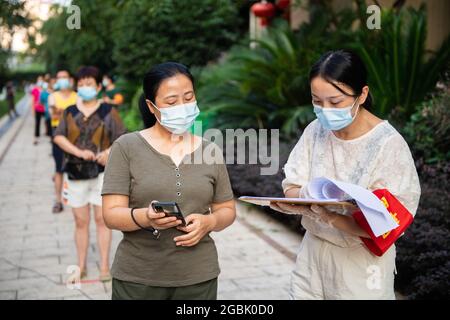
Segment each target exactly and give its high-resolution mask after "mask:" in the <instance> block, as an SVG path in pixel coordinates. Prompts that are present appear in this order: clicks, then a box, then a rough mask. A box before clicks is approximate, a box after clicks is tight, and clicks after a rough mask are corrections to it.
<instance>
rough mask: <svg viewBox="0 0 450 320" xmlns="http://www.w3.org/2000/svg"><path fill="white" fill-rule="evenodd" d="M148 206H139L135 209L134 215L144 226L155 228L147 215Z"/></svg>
mask: <svg viewBox="0 0 450 320" xmlns="http://www.w3.org/2000/svg"><path fill="white" fill-rule="evenodd" d="M147 212H148V208H138V209H135V210H134V211H133V215H134V217H135V219H136V221H137V222H138V223H139V224H140V225H141V226H142V227H144V228H148V227H150V228H153V226H152V224H151V220H150V219H149V218H148V215H147Z"/></svg>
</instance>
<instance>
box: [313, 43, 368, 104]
mask: <svg viewBox="0 0 450 320" xmlns="http://www.w3.org/2000/svg"><path fill="white" fill-rule="evenodd" d="M316 77H321V78H323V79H325V80H326V81H327V82H329V83H330V84H331V85H332V86H334V87H335V88H336V89H337V90H339V91H340V92H342V93H343V94H345V95H347V96H353V97H357V96H359V95H360V94H361V93H362V89H363V88H364V87H365V86H367V69H366V66H365V65H364V63H363V61H362V60H361V58H360V57H359V56H358V55H357V54H356V53H354V52H352V51H347V50H337V51H329V52H327V53H325V54H323V55H322V56H321V57H320V58H319V60H317V62H316V63H315V64H314V65H313V66H312V68H311V71H310V72H309V81H310V82H311V81H312V80H313V79H314V78H316ZM335 82H340V83H343V84H345V85H347V86H349V87H350V88H352V90H353V91H354V92H355V94H350V93H349V92H345V91H344V90H342V89H341V88H340V87H339V86H337V85H336V84H335ZM372 103H373V98H372V96H371V94H370V93H369V95H368V96H367V99H366V101H365V102H364V104H363V107H364V108H366V109H368V110H370V108H371V107H372Z"/></svg>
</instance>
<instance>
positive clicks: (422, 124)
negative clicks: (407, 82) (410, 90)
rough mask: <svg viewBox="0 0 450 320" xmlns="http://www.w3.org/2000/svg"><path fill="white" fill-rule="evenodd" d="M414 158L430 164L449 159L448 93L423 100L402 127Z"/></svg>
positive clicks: (449, 97) (449, 103)
mask: <svg viewBox="0 0 450 320" xmlns="http://www.w3.org/2000/svg"><path fill="white" fill-rule="evenodd" d="M402 131H403V134H404V135H405V138H406V139H407V141H408V142H409V145H410V146H411V149H412V152H413V154H414V156H415V158H416V159H420V161H421V162H424V163H427V164H431V163H436V162H442V161H449V160H450V149H449V145H450V94H449V93H448V92H442V93H441V94H439V95H435V96H434V97H433V98H432V99H431V100H429V101H426V102H423V103H422V104H420V105H419V107H418V108H417V111H416V112H415V113H414V114H413V115H412V116H411V118H410V120H409V122H408V123H407V124H406V126H405V127H404V128H403V129H402Z"/></svg>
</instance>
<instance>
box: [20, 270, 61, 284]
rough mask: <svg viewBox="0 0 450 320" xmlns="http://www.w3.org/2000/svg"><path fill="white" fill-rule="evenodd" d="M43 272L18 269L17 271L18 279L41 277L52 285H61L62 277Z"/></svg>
mask: <svg viewBox="0 0 450 320" xmlns="http://www.w3.org/2000/svg"><path fill="white" fill-rule="evenodd" d="M43 271H44V270H37V269H33V270H30V269H20V271H19V279H29V278H36V277H42V278H45V279H47V280H49V281H51V282H53V283H54V284H62V283H63V282H62V275H61V274H60V273H54V274H49V273H48V272H45V271H44V272H43Z"/></svg>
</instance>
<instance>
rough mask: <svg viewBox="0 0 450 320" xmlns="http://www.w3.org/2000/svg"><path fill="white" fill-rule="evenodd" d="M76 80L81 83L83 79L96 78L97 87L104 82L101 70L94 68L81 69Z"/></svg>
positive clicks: (84, 67) (85, 67)
mask: <svg viewBox="0 0 450 320" xmlns="http://www.w3.org/2000/svg"><path fill="white" fill-rule="evenodd" d="M75 78H76V80H77V82H78V81H80V80H81V79H86V78H94V79H95V82H97V85H98V84H99V83H101V82H102V75H101V73H100V70H99V69H98V68H97V67H94V66H83V67H80V68H79V69H78V71H77V74H76V76H75Z"/></svg>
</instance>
